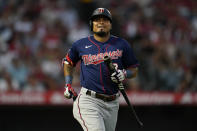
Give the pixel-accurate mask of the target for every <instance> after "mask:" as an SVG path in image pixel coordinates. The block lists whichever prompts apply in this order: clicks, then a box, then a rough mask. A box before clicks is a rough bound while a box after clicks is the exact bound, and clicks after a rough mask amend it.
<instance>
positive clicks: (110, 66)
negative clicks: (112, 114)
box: [104, 55, 143, 127]
mask: <svg viewBox="0 0 197 131" xmlns="http://www.w3.org/2000/svg"><path fill="white" fill-rule="evenodd" d="M104 63H105V64H106V66H107V67H108V69H109V71H110V74H112V73H114V72H116V69H115V66H114V65H113V64H112V60H111V58H110V57H109V56H107V55H106V56H104ZM117 84H118V87H119V91H120V92H121V93H122V95H123V97H124V99H125V101H126V103H127V105H128V106H129V108H130V109H131V111H132V112H133V114H134V116H135V118H136V120H137V122H138V124H139V125H140V127H143V123H142V122H141V121H140V119H139V117H138V116H137V113H136V111H135V109H134V107H133V105H132V104H131V103H130V101H129V99H128V97H127V94H126V92H125V90H124V85H123V83H122V82H119V83H117Z"/></svg>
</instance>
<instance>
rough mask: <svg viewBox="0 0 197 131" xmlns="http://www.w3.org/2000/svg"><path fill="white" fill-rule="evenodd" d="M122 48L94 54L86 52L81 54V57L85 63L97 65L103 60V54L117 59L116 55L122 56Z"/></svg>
mask: <svg viewBox="0 0 197 131" xmlns="http://www.w3.org/2000/svg"><path fill="white" fill-rule="evenodd" d="M122 52H123V51H122V50H119V49H117V50H116V51H109V52H105V53H99V54H96V55H92V54H88V55H83V56H82V59H83V62H84V64H85V65H89V64H94V65H97V64H99V63H102V62H103V58H104V56H106V55H108V56H110V57H111V59H118V57H122Z"/></svg>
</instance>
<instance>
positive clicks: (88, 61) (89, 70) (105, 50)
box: [66, 36, 138, 95]
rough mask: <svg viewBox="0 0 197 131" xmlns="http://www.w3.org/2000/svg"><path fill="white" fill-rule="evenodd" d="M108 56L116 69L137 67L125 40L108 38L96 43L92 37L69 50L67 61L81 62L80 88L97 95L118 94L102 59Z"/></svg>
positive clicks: (136, 62)
mask: <svg viewBox="0 0 197 131" xmlns="http://www.w3.org/2000/svg"><path fill="white" fill-rule="evenodd" d="M105 55H108V56H110V57H111V59H112V62H113V63H115V64H117V65H118V69H127V68H128V67H131V66H133V67H136V66H138V61H137V59H136V57H135V55H134V53H133V51H132V48H131V47H130V45H129V43H128V42H127V41H126V40H123V39H121V38H119V37H115V36H110V39H109V40H108V41H107V42H105V43H102V42H98V41H97V40H95V39H94V37H93V36H89V37H86V38H82V39H80V40H78V41H76V42H75V43H73V45H72V47H71V48H70V49H69V51H68V54H67V56H66V57H67V60H69V61H70V62H71V63H73V65H76V63H77V62H78V61H81V73H80V83H81V86H82V87H85V88H87V89H90V90H93V91H95V92H97V93H102V94H108V95H112V94H115V93H117V92H118V87H117V84H115V83H113V82H112V81H111V78H110V73H109V70H108V69H107V66H106V65H105V64H104V61H103V57H104V56H105Z"/></svg>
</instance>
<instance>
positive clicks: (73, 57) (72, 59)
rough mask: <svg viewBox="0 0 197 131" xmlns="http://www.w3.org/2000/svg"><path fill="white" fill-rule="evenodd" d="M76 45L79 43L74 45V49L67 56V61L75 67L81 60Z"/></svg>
mask: <svg viewBox="0 0 197 131" xmlns="http://www.w3.org/2000/svg"><path fill="white" fill-rule="evenodd" d="M76 44H77V43H73V45H72V47H71V48H70V49H69V50H68V53H67V54H66V59H67V61H68V62H69V63H70V64H71V65H72V66H75V65H76V64H77V62H78V61H79V60H80V57H79V52H78V49H77V46H76Z"/></svg>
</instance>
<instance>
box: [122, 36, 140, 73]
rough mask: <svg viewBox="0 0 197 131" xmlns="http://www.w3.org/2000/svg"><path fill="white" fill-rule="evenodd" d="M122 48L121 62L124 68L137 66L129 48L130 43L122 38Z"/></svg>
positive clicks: (137, 63)
mask: <svg viewBox="0 0 197 131" xmlns="http://www.w3.org/2000/svg"><path fill="white" fill-rule="evenodd" d="M123 44H124V49H123V56H122V63H123V67H124V68H125V69H127V68H129V67H137V66H139V62H138V60H137V58H136V56H135V54H134V52H133V49H132V48H131V45H130V44H129V43H128V42H127V41H126V40H123Z"/></svg>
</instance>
